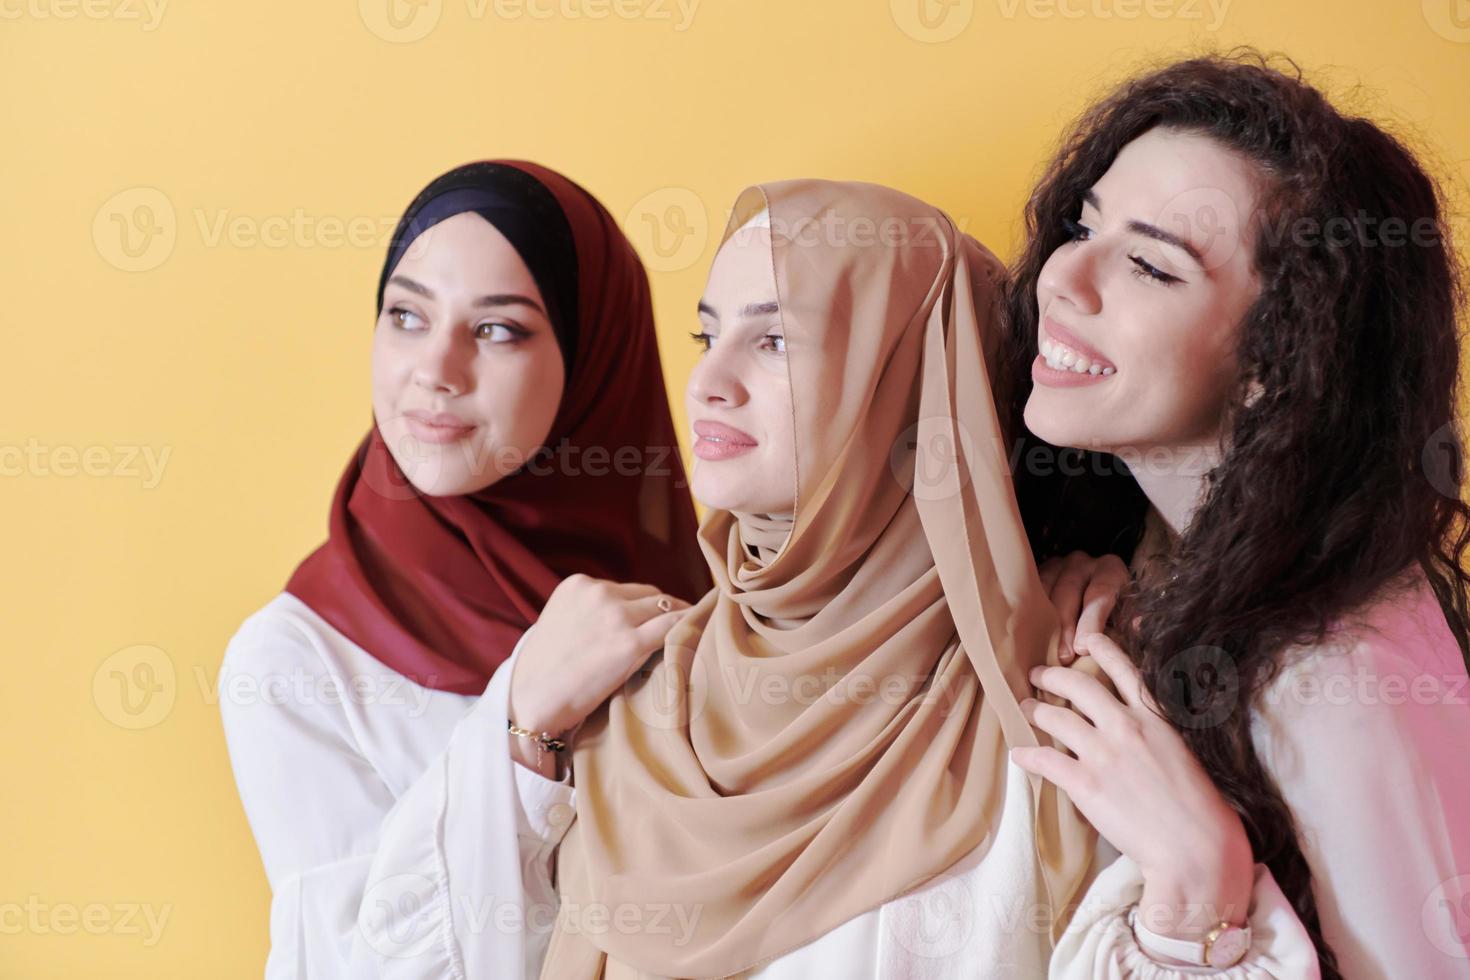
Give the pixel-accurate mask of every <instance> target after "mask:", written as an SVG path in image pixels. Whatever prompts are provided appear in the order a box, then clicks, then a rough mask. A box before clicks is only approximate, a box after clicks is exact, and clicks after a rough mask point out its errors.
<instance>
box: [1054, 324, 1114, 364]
mask: <svg viewBox="0 0 1470 980" xmlns="http://www.w3.org/2000/svg"><path fill="white" fill-rule="evenodd" d="M1041 329H1042V331H1043V332H1044V333H1046V334H1047V335H1049V336H1050V337H1051V339H1052V340H1055V341H1056V342H1057V343H1059V344H1061V345H1062V346H1064V347H1067V348H1068V349H1070V350H1071V351H1073V352H1074V353H1077V354H1081V355H1082V356H1083V357H1085V358H1087V359H1088V360H1089V361H1092V362H1093V363H1094V364H1101V365H1102V366H1103V367H1105V368H1108V367H1110V368H1112V369H1113V373H1114V374H1116V373H1117V372H1118V368H1117V365H1115V364H1114V363H1113V362H1112V361H1110V360H1108V359H1107V358H1106V357H1104V356H1103V355H1102V353H1101V352H1100V351H1099V350H1098V349H1097V348H1096V347H1093V346H1092V345H1091V344H1089V343H1088V342H1087V341H1085V340H1083V339H1082V338H1081V337H1079V336H1077V335H1076V334H1074V333H1073V332H1072V331H1070V330H1068V329H1067V328H1066V327H1064V326H1062V325H1061V324H1060V323H1058V322H1057V321H1055V320H1053V319H1052V318H1051V317H1046V318H1044V319H1043V320H1042V322H1041Z"/></svg>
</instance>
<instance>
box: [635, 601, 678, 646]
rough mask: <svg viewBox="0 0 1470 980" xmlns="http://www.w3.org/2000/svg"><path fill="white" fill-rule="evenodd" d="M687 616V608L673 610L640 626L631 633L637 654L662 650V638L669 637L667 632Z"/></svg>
mask: <svg viewBox="0 0 1470 980" xmlns="http://www.w3.org/2000/svg"><path fill="white" fill-rule="evenodd" d="M687 615H689V610H688V609H687V608H685V609H674V610H671V611H669V612H666V613H659V614H658V615H657V616H655V617H653V618H652V619H650V620H648V621H647V622H645V623H643V624H641V625H640V626H639V627H638V628H637V629H635V630H634V631H633V640H634V643H635V644H636V646H637V648H638V650H639V652H640V653H645V654H648V653H653V652H654V651H655V650H661V649H663V645H664V638H665V637H666V636H668V635H669V630H671V629H673V628H674V625H675V624H676V623H678V622H679V620H681V619H683V618H684V617H685V616H687Z"/></svg>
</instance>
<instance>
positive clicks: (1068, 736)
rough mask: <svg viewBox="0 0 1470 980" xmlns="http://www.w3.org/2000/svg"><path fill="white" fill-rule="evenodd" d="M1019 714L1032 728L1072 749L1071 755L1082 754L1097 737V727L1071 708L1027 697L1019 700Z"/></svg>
mask: <svg viewBox="0 0 1470 980" xmlns="http://www.w3.org/2000/svg"><path fill="white" fill-rule="evenodd" d="M1021 714H1022V715H1023V716H1025V718H1026V720H1027V721H1028V722H1030V723H1031V726H1032V727H1033V728H1039V729H1041V730H1042V731H1043V732H1046V733H1047V734H1048V735H1050V736H1051V737H1052V738H1054V739H1056V740H1057V741H1059V742H1061V743H1062V744H1063V745H1065V746H1066V747H1067V748H1069V749H1071V750H1072V754H1073V755H1077V756H1080V755H1082V753H1083V752H1084V751H1085V750H1086V749H1087V748H1088V747H1089V746H1090V745H1091V744H1092V741H1093V739H1094V738H1096V737H1097V729H1096V728H1093V727H1092V726H1091V725H1089V724H1088V723H1087V720H1086V719H1085V718H1083V717H1082V716H1081V715H1079V714H1078V713H1077V712H1075V711H1073V710H1072V709H1071V708H1059V707H1057V706H1056V705H1054V704H1046V703H1045V702H1042V701H1038V700H1036V699H1035V698H1027V699H1026V700H1024V701H1022V702H1021Z"/></svg>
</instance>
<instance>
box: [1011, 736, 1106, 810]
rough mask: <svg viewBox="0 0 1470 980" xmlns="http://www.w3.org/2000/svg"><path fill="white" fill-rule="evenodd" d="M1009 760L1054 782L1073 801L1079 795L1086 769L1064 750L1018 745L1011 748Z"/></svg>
mask: <svg viewBox="0 0 1470 980" xmlns="http://www.w3.org/2000/svg"><path fill="white" fill-rule="evenodd" d="M1011 761H1012V762H1014V763H1015V764H1016V765H1018V766H1020V767H1021V768H1022V769H1024V770H1026V771H1027V772H1032V773H1035V774H1036V775H1038V776H1040V777H1041V778H1042V779H1045V780H1048V781H1050V782H1052V783H1055V784H1056V786H1057V788H1058V789H1060V790H1061V791H1062V792H1064V793H1066V794H1067V795H1068V796H1070V797H1071V798H1072V799H1073V801H1074V802H1075V801H1076V800H1077V798H1078V796H1079V795H1080V792H1081V790H1082V788H1083V785H1084V782H1085V780H1084V775H1085V773H1086V771H1087V770H1086V769H1084V768H1083V764H1082V763H1081V762H1079V761H1078V760H1076V759H1074V758H1072V757H1071V756H1069V755H1067V754H1066V753H1065V752H1061V751H1059V750H1057V749H1054V748H1051V747H1050V746H1046V745H1018V746H1016V747H1015V748H1013V749H1011Z"/></svg>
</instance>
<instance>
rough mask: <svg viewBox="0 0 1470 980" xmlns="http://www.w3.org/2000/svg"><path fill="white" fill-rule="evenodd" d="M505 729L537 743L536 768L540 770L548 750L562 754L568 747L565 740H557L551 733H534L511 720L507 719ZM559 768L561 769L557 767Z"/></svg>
mask: <svg viewBox="0 0 1470 980" xmlns="http://www.w3.org/2000/svg"><path fill="white" fill-rule="evenodd" d="M505 727H506V730H507V731H509V732H510V733H511V734H512V735H518V736H520V737H521V738H529V739H531V740H532V741H534V742H535V743H536V768H537V769H538V770H539V769H540V768H541V759H542V756H543V755H544V753H545V752H546V750H547V749H550V750H551V751H552V752H560V751H562V750H563V749H565V748H566V747H567V743H566V742H565V741H564V740H563V739H560V738H557V737H556V736H554V735H552V734H551V733H550V732H533V731H531V730H530V729H529V728H521V727H520V726H518V725H517V724H516V723H515V722H513V721H511V720H510V719H509V718H507V719H505ZM557 768H558V769H560V768H561V767H560V766H557Z"/></svg>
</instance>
